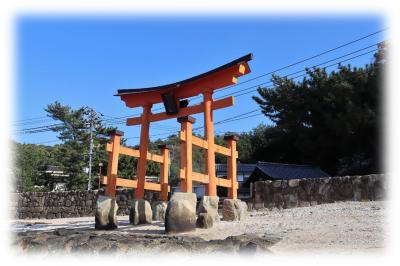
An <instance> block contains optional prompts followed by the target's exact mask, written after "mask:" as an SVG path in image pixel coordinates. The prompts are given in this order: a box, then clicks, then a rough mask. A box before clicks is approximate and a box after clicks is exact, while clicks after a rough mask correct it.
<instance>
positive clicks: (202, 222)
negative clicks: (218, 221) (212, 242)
mask: <svg viewBox="0 0 400 266" xmlns="http://www.w3.org/2000/svg"><path fill="white" fill-rule="evenodd" d="M214 219H215V216H213V215H211V214H209V213H199V215H198V216H197V220H196V226H197V227H198V228H204V229H208V228H211V227H213V225H214V221H215V220H214Z"/></svg>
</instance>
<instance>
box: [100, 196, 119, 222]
mask: <svg viewBox="0 0 400 266" xmlns="http://www.w3.org/2000/svg"><path fill="white" fill-rule="evenodd" d="M117 210H118V205H117V203H116V200H115V198H113V197H110V196H102V195H99V197H98V198H97V202H96V213H95V229H96V230H112V229H117V227H118V226H117Z"/></svg>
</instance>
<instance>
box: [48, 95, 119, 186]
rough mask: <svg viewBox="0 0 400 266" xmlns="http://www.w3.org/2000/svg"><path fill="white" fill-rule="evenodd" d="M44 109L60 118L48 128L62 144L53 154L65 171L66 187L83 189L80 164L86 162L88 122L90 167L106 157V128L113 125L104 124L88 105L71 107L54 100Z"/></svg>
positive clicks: (83, 166)
mask: <svg viewBox="0 0 400 266" xmlns="http://www.w3.org/2000/svg"><path fill="white" fill-rule="evenodd" d="M45 111H46V112H47V113H48V115H49V116H50V117H51V118H53V119H54V120H56V121H59V122H60V123H59V124H58V125H57V126H54V127H53V128H52V130H53V131H54V132H57V133H58V138H59V139H60V140H62V141H63V142H64V144H63V145H61V146H59V147H58V148H57V149H56V150H55V151H54V153H55V154H54V156H55V158H56V160H57V161H58V162H61V164H62V165H63V166H64V168H65V169H66V172H67V173H68V174H69V178H68V179H67V184H66V185H67V188H68V189H69V190H81V189H85V188H86V187H87V180H88V175H87V174H86V173H85V172H84V168H85V167H87V166H88V154H89V143H90V134H89V130H90V126H91V125H92V126H93V153H94V159H93V164H92V167H93V168H94V167H96V168H97V165H98V162H106V161H107V154H106V152H105V143H106V142H107V141H108V140H109V136H108V132H109V131H110V130H112V129H113V128H111V127H105V126H104V125H103V123H102V119H101V115H100V114H98V113H96V112H95V111H94V110H93V109H92V108H89V107H81V108H79V109H77V110H73V109H72V108H71V107H70V106H67V105H62V104H61V103H59V102H54V103H52V104H49V105H48V106H47V108H45ZM105 167H107V165H105ZM94 172H96V169H92V173H94Z"/></svg>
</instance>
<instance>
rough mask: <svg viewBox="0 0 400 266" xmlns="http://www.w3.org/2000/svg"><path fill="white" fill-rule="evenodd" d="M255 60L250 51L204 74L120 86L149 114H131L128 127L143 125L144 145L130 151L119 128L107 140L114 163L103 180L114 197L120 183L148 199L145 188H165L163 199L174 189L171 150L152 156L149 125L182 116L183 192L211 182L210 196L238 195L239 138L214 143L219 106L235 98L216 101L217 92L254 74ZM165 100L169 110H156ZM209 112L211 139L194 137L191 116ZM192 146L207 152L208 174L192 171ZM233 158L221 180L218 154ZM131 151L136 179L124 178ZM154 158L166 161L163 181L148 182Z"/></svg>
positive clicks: (130, 100) (207, 129) (208, 135)
mask: <svg viewBox="0 0 400 266" xmlns="http://www.w3.org/2000/svg"><path fill="white" fill-rule="evenodd" d="M251 59H252V54H248V55H245V56H243V57H241V58H238V59H236V60H234V61H232V62H229V63H227V64H225V65H223V66H220V67H218V68H215V69H213V70H211V71H208V72H206V73H203V74H201V75H198V76H195V77H192V78H189V79H186V80H183V81H180V82H176V83H172V84H168V85H163V86H158V87H152V88H140V89H125V90H118V94H117V95H116V96H120V98H121V100H122V101H124V102H125V104H126V106H127V107H130V108H135V107H142V108H143V113H142V115H141V116H140V117H134V118H128V119H127V123H126V124H127V125H128V126H132V125H141V130H140V145H139V149H138V150H135V149H130V148H127V147H123V146H121V145H120V140H121V136H122V135H123V133H122V132H119V131H117V132H114V133H113V134H112V139H111V142H110V143H108V144H107V147H106V148H107V151H108V152H109V163H108V172H107V177H104V178H103V183H105V184H107V188H106V194H107V195H111V196H114V195H115V188H116V187H117V186H124V187H131V188H135V189H136V190H135V198H136V199H143V197H144V191H145V189H147V190H155V191H160V192H161V197H160V199H162V200H166V199H167V194H168V191H169V190H170V188H169V186H168V167H169V163H170V161H169V156H168V153H169V152H168V148H167V147H161V149H162V151H161V154H162V155H157V154H151V153H149V152H148V144H149V126H150V123H151V122H156V121H161V120H165V119H171V118H178V122H180V123H181V132H180V136H179V137H180V140H181V151H182V152H183V156H181V170H180V178H181V190H182V191H184V192H192V181H197V182H201V183H204V184H207V187H206V195H208V196H216V195H217V186H223V187H227V188H228V196H229V197H230V198H236V191H237V180H236V159H237V156H238V154H237V151H236V140H237V138H236V137H234V136H229V137H226V138H225V139H226V141H227V143H228V147H223V146H219V145H215V144H214V124H213V110H217V109H221V108H225V107H229V106H232V105H233V104H234V98H233V96H230V97H226V98H223V99H220V100H215V101H214V100H213V98H212V94H213V92H214V90H217V89H220V88H223V87H226V86H229V85H233V84H236V83H237V78H238V77H240V76H242V75H246V74H248V73H250V67H249V65H248V61H250V60H251ZM199 94H202V95H203V102H202V103H199V104H196V105H193V106H188V100H187V98H190V97H193V96H197V95H199ZM161 102H163V103H164V106H165V110H166V111H165V112H162V113H156V114H153V113H151V108H152V106H153V105H154V104H157V103H161ZM196 113H204V128H205V134H204V136H205V139H201V138H198V137H195V136H193V135H192V123H194V121H195V120H194V119H193V118H192V117H190V115H193V114H196ZM192 145H195V146H198V147H200V148H203V149H205V150H206V164H205V165H206V173H205V174H201V173H196V172H193V171H192ZM216 152H217V153H220V154H223V155H225V156H228V161H227V162H228V178H227V179H223V178H216V176H215V153H216ZM119 154H125V155H129V156H134V157H137V158H139V159H138V165H137V172H136V180H129V179H122V178H118V175H117V169H118V156H119ZM147 160H152V161H156V162H159V163H161V166H162V167H161V170H160V175H161V178H160V184H155V183H150V182H146V180H145V176H146V162H147Z"/></svg>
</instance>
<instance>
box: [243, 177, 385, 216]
mask: <svg viewBox="0 0 400 266" xmlns="http://www.w3.org/2000/svg"><path fill="white" fill-rule="evenodd" d="M386 183H387V182H386V178H385V175H383V174H380V175H364V176H340V177H329V178H305V179H293V180H274V181H270V180H268V181H257V182H255V183H253V184H252V185H251V191H252V197H251V198H250V199H248V200H246V202H247V203H248V205H249V209H261V208H268V209H272V208H280V209H281V208H284V209H286V208H295V207H305V206H313V205H316V204H321V203H331V202H335V201H348V200H352V201H371V200H383V199H384V198H385V195H386V192H387V184H386Z"/></svg>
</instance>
